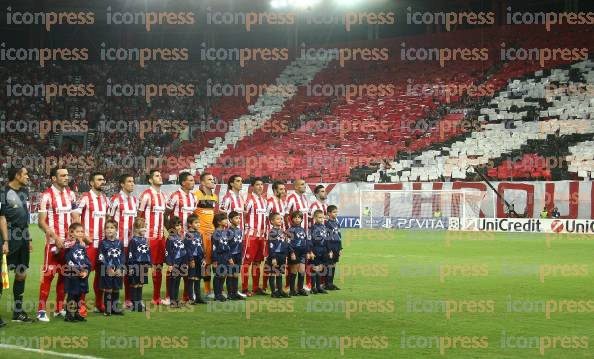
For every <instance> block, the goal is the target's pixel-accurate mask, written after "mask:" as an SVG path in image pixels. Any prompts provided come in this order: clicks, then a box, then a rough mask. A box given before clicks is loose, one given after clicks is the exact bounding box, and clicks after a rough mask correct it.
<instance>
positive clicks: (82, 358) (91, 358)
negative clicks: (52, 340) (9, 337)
mask: <svg viewBox="0 0 594 359" xmlns="http://www.w3.org/2000/svg"><path fill="white" fill-rule="evenodd" d="M3 348H4V349H14V350H23V351H26V352H33V353H39V354H42V355H55V356H58V357H62V358H76V359H102V358H99V357H94V356H89V355H79V354H68V353H59V352H53V351H51V350H41V349H35V348H26V347H20V346H18V345H9V344H0V349H3Z"/></svg>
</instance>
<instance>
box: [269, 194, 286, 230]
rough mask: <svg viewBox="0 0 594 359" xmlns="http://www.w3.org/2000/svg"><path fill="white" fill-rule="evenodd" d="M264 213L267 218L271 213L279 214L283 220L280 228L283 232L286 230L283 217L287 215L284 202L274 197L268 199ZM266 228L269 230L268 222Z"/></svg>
mask: <svg viewBox="0 0 594 359" xmlns="http://www.w3.org/2000/svg"><path fill="white" fill-rule="evenodd" d="M266 211H267V215H268V216H269V218H270V214H271V213H274V212H276V213H278V214H280V215H281V218H282V219H283V220H282V221H281V228H282V229H283V231H284V230H286V228H287V226H286V224H285V215H287V202H285V200H284V199H282V198H281V199H278V198H276V196H272V197H268V201H266ZM268 228H271V225H270V222H268Z"/></svg>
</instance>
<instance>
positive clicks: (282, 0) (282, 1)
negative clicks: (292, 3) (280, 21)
mask: <svg viewBox="0 0 594 359" xmlns="http://www.w3.org/2000/svg"><path fill="white" fill-rule="evenodd" d="M270 6H271V7H272V8H273V9H284V8H286V7H287V6H289V2H288V1H287V0H272V1H271V2H270Z"/></svg>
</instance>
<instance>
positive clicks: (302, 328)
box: [0, 226, 594, 359]
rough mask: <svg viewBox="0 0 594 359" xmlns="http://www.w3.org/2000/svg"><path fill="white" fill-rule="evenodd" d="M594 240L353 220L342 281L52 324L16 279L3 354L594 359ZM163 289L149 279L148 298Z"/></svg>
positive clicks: (34, 267) (35, 278)
mask: <svg viewBox="0 0 594 359" xmlns="http://www.w3.org/2000/svg"><path fill="white" fill-rule="evenodd" d="M33 229H34V238H35V242H34V253H33V256H32V259H31V273H30V276H29V279H28V281H27V289H26V294H25V307H26V309H27V311H28V313H29V314H30V315H31V316H34V314H35V310H36V303H37V298H38V291H39V276H40V268H41V265H42V261H43V258H42V248H43V242H42V239H41V238H42V237H41V235H40V232H39V231H38V229H37V227H36V226H35V227H33ZM592 239H594V236H577V235H574V236H571V235H560V236H555V235H553V236H551V235H549V236H547V235H545V234H518V233H459V232H458V233H456V232H445V231H441V232H434V231H397V230H344V231H343V245H344V251H343V257H342V258H341V262H340V265H339V272H338V273H337V280H335V282H336V284H337V285H338V286H339V287H340V288H341V290H340V291H333V292H330V294H327V295H322V294H319V295H311V296H309V297H297V298H289V299H272V298H270V297H252V298H249V299H248V300H247V301H246V302H225V303H216V304H213V303H210V304H207V305H201V306H186V307H185V308H183V309H169V308H166V307H149V310H150V311H149V312H148V313H130V312H126V314H125V316H123V317H109V318H105V317H103V316H102V315H100V314H94V313H89V316H88V322H86V323H65V322H64V321H63V320H58V319H56V320H54V319H53V315H52V316H51V319H52V321H51V322H50V323H39V322H35V323H32V324H21V323H12V322H10V321H9V319H10V315H11V313H10V304H9V302H11V301H12V289H9V290H7V291H6V290H5V292H4V295H3V296H2V299H1V301H0V315H1V316H2V318H4V320H5V321H8V325H7V326H6V327H4V328H2V329H0V358H3V359H5V358H20V359H25V358H39V357H42V356H43V357H59V355H58V353H60V354H62V353H67V354H68V355H71V356H70V357H75V358H81V357H82V356H86V357H98V358H121V357H124V358H134V357H146V358H175V357H178V358H184V357H187V358H192V357H195V358H198V357H199V358H221V357H245V358H279V357H284V358H294V357H303V358H311V357H319V358H340V357H344V358H354V357H360V358H395V357H400V358H413V357H423V358H440V357H452V358H534V357H541V356H544V357H550V358H589V357H592V356H593V355H594V350H593V349H592V348H591V347H592V346H594V325H592V323H594V289H593V288H594V286H593V275H592V273H593V272H594V267H593V266H592V263H593V258H594V256H593V253H594V241H592ZM11 281H12V275H11ZM151 292H152V288H151V285H150V284H149V286H147V287H145V289H144V298H145V300H149V299H150V298H151ZM90 297H92V294H90ZM54 298H55V294H54V292H53V291H52V294H51V296H50V301H53V300H54ZM590 341H592V343H590ZM12 346H19V347H29V348H33V349H34V351H25V350H23V349H17V348H14V347H12ZM39 349H41V350H43V351H46V353H45V354H42V352H41V351H40V350H39ZM50 352H52V353H51V356H50V355H48V354H50ZM55 355H58V356H55Z"/></svg>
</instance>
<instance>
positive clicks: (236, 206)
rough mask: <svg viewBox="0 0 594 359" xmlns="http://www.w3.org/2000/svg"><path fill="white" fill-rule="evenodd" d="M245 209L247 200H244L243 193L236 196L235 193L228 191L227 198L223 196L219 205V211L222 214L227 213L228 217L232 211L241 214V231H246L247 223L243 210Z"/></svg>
mask: <svg viewBox="0 0 594 359" xmlns="http://www.w3.org/2000/svg"><path fill="white" fill-rule="evenodd" d="M244 208H245V199H244V198H243V196H242V195H241V193H239V194H236V193H235V192H233V191H228V192H227V193H226V194H225V196H223V199H222V200H221V202H220V203H219V211H220V212H224V213H227V215H228V214H229V213H231V211H235V212H237V213H239V215H240V218H241V222H240V223H239V228H241V230H243V229H244V223H245V221H244V219H243V209H244ZM229 225H231V223H229Z"/></svg>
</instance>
